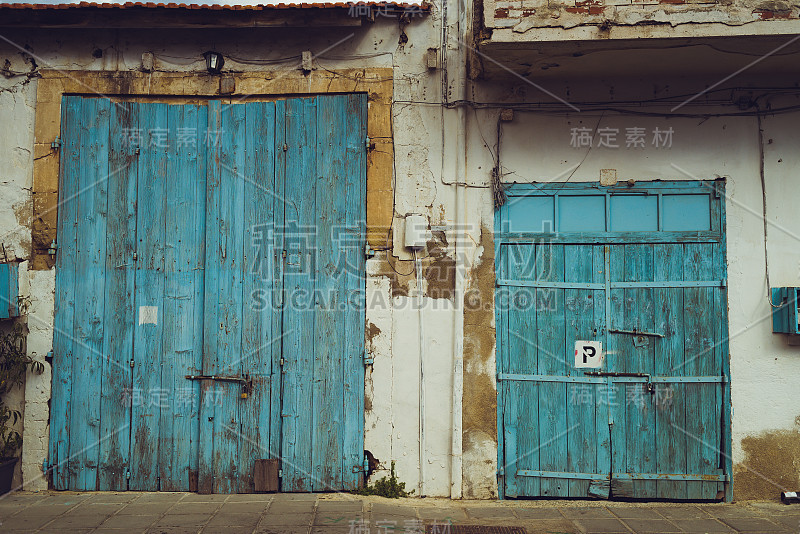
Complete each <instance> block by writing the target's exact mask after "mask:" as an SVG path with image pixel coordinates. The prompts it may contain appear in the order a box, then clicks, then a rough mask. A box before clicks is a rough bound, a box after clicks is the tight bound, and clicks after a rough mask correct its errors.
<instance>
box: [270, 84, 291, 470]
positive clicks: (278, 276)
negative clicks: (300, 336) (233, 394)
mask: <svg viewBox="0 0 800 534" xmlns="http://www.w3.org/2000/svg"><path fill="white" fill-rule="evenodd" d="M285 125H286V102H285V101H284V100H279V101H277V102H275V130H274V131H275V139H274V141H273V144H272V147H273V149H274V151H273V152H274V159H275V162H274V174H275V178H274V180H273V184H274V191H275V201H274V202H273V209H274V214H273V218H272V219H273V221H274V223H275V232H274V235H273V241H274V244H273V247H274V253H273V255H272V261H273V268H274V274H273V277H274V278H273V280H272V283H273V288H272V296H273V300H272V306H273V307H274V313H272V315H271V319H272V332H273V335H274V336H278V339H277V340H275V339H273V340H272V343H273V345H272V347H271V348H272V372H273V374H272V376H273V379H272V381H271V383H270V398H271V399H272V402H271V403H270V412H269V421H270V427H271V428H270V435H269V442H268V443H269V452H270V454H271V457H272V458H278V459H280V458H281V457H282V456H283V451H282V449H281V446H282V432H283V430H282V429H283V424H284V421H285V419H284V418H283V417H281V413H284V412H283V411H282V410H283V397H282V393H281V391H282V388H283V371H284V367H283V366H282V365H281V364H280V361H281V358H283V355H284V347H285V345H284V343H285V339H286V336H285V334H286V333H287V332H286V331H285V330H284V322H283V320H284V311H283V307H284V305H285V302H286V300H285V298H284V292H285V291H284V283H283V276H284V275H283V273H284V268H285V265H286V260H285V259H284V258H283V257H282V254H281V252H282V251H283V250H284V242H283V239H284V232H283V229H284V227H285V221H286V217H285V213H286V210H287V209H294V206H295V205H294V204H293V203H292V202H290V201H289V200H287V199H286V191H285V187H286V151H284V150H283V147H284V146H287V148H288V145H286V144H285V143H286V126H285Z"/></svg>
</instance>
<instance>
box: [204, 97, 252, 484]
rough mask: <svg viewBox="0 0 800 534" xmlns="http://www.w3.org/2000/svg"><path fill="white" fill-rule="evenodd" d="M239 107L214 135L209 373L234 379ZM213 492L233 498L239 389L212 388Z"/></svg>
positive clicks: (240, 221) (238, 309) (239, 268)
mask: <svg viewBox="0 0 800 534" xmlns="http://www.w3.org/2000/svg"><path fill="white" fill-rule="evenodd" d="M245 110H246V106H245V104H232V105H224V106H223V107H222V110H221V115H222V130H223V134H222V135H221V136H220V142H221V150H220V167H221V169H220V171H221V180H220V188H219V190H220V203H219V209H220V216H219V218H220V221H219V222H220V225H219V231H220V245H219V257H218V258H217V261H218V268H219V283H218V291H219V293H218V296H217V298H218V299H219V323H220V324H219V327H218V329H217V336H218V341H217V355H216V359H215V365H214V367H213V374H220V375H225V376H239V375H240V373H241V369H242V365H241V358H242V303H243V295H242V290H243V286H242V275H243V273H244V267H243V257H242V254H243V252H244V222H245V221H244V217H243V214H244V206H245V198H244V191H245V183H246V181H248V180H250V177H248V176H246V175H245V174H244V172H243V171H244V169H245V161H244V152H245V143H246V139H247V136H246V132H245ZM215 395H219V398H218V400H217V399H215V402H216V403H217V405H216V415H215V417H214V437H213V439H214V456H213V463H212V465H213V469H214V488H213V491H214V493H235V492H236V481H237V478H238V469H239V466H238V455H239V441H240V435H241V419H240V417H239V402H240V395H241V385H239V384H237V383H235V382H217V383H216V384H215Z"/></svg>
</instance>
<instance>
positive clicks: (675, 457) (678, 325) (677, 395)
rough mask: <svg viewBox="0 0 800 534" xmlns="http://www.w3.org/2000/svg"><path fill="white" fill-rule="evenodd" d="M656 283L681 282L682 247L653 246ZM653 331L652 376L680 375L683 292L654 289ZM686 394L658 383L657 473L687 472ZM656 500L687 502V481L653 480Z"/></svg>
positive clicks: (673, 245)
mask: <svg viewBox="0 0 800 534" xmlns="http://www.w3.org/2000/svg"><path fill="white" fill-rule="evenodd" d="M654 256H655V260H654V263H653V265H654V269H655V270H654V278H655V280H683V245H680V244H675V243H666V244H656V245H654ZM653 298H654V300H655V304H656V308H655V326H654V331H655V332H659V333H661V334H664V338H663V339H660V340H658V342H657V343H656V354H655V358H656V359H655V375H656V376H683V374H684V368H683V362H684V358H683V336H684V332H683V290H682V289H674V288H662V289H655V290H654V296H653ZM684 397H685V393H684V386H683V385H682V384H659V385H657V386H656V393H655V398H654V403H655V409H656V433H657V436H658V441H657V443H656V466H657V467H656V468H657V471H656V472H658V473H686V472H687V471H686V434H684V433H683V432H682V431H681V429H682V428H685V425H686V413H685V409H686V407H685V398H684ZM656 497H657V498H659V499H686V498H687V495H686V482H683V481H672V480H658V481H656Z"/></svg>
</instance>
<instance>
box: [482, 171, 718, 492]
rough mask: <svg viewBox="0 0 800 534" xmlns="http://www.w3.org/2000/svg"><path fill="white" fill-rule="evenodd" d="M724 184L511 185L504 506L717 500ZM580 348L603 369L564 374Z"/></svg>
mask: <svg viewBox="0 0 800 534" xmlns="http://www.w3.org/2000/svg"><path fill="white" fill-rule="evenodd" d="M722 187H723V184H722V183H719V182H697V183H695V182H692V183H686V182H682V183H654V184H649V185H644V184H643V185H641V186H640V185H638V184H637V186H636V187H628V186H627V185H626V186H625V187H619V188H616V187H609V188H606V187H600V186H598V185H596V184H590V185H582V184H566V185H565V184H557V185H539V184H537V185H530V186H520V185H515V186H512V187H511V188H510V190H509V201H508V203H507V204H506V205H505V206H503V208H502V209H501V210H500V212H499V213H498V230H499V234H498V238H497V242H498V245H497V285H498V289H497V296H498V298H497V317H498V346H499V350H498V380H499V385H498V387H499V397H500V402H499V412H498V413H499V428H500V436H499V437H500V442H501V453H500V464H501V467H502V469H501V482H502V485H501V487H502V489H503V491H504V494H505V495H506V496H510V497H511V496H554V497H609V496H612V497H626V498H641V499H655V498H659V499H721V498H723V497H724V496H725V492H726V490H728V489H729V485H728V484H727V482H728V480H729V479H728V474H729V473H730V465H729V463H728V462H727V460H726V458H729V457H730V456H729V451H728V449H727V448H728V447H729V440H730V438H729V434H728V431H727V429H728V424H729V423H728V421H729V419H728V418H729V408H728V407H729V400H728V388H727V382H726V376H727V374H728V370H727V352H726V350H727V341H726V322H727V321H726V300H725V286H726V279H725V278H726V277H725V268H724V265H725V263H724V261H725V260H724V233H723V230H722V228H723V220H724V216H723V213H722V208H723V205H722V202H721V200H720V195H721V191H722ZM579 342H600V343H602V353H603V356H604V360H603V361H602V364H601V365H599V366H598V367H596V368H583V367H578V364H583V360H580V361H577V363H576V358H578V357H579V356H581V355H585V354H584V353H582V352H581V350H582V349H581V347H582V346H585V345H588V346H590V347H591V344H584V343H579ZM591 350H593V349H591ZM586 354H588V353H586ZM587 361H588V360H587Z"/></svg>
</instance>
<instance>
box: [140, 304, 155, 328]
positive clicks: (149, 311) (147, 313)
mask: <svg viewBox="0 0 800 534" xmlns="http://www.w3.org/2000/svg"><path fill="white" fill-rule="evenodd" d="M139 324H158V306H139Z"/></svg>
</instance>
